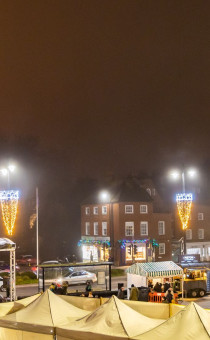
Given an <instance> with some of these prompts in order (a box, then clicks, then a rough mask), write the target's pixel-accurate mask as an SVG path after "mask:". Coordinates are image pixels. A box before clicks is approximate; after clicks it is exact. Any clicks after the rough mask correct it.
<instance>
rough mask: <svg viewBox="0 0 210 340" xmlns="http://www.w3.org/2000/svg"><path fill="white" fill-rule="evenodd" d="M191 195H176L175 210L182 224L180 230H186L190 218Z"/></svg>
mask: <svg viewBox="0 0 210 340" xmlns="http://www.w3.org/2000/svg"><path fill="white" fill-rule="evenodd" d="M192 200H193V195H192V194H184V193H183V194H177V195H176V202H177V209H178V213H179V217H180V220H181V223H182V229H184V230H185V229H187V227H188V222H189V218H190V213H191V208H192Z"/></svg>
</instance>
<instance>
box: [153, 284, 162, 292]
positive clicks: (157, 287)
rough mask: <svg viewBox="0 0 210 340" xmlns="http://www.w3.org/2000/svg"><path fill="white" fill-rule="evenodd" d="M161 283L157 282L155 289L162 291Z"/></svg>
mask: <svg viewBox="0 0 210 340" xmlns="http://www.w3.org/2000/svg"><path fill="white" fill-rule="evenodd" d="M161 286H162V285H161V283H160V282H156V284H155V286H154V291H155V292H158V293H161Z"/></svg>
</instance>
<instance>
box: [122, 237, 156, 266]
mask: <svg viewBox="0 0 210 340" xmlns="http://www.w3.org/2000/svg"><path fill="white" fill-rule="evenodd" d="M118 243H119V244H120V248H121V250H124V254H125V258H124V259H122V260H123V262H124V263H125V264H131V263H133V262H147V261H154V256H155V247H158V243H157V242H156V241H155V240H154V239H151V240H150V239H145V240H118Z"/></svg>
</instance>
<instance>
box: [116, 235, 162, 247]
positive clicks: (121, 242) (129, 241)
mask: <svg viewBox="0 0 210 340" xmlns="http://www.w3.org/2000/svg"><path fill="white" fill-rule="evenodd" d="M118 242H119V244H120V248H122V249H125V248H126V244H128V243H129V244H134V243H146V244H151V245H152V246H153V247H159V243H158V242H157V241H156V240H155V239H148V238H145V239H144V240H118Z"/></svg>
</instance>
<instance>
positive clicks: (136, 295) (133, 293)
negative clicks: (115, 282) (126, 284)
mask: <svg viewBox="0 0 210 340" xmlns="http://www.w3.org/2000/svg"><path fill="white" fill-rule="evenodd" d="M138 299H139V290H138V288H137V287H135V286H134V284H132V285H131V293H130V297H129V300H132V301H138Z"/></svg>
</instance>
